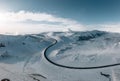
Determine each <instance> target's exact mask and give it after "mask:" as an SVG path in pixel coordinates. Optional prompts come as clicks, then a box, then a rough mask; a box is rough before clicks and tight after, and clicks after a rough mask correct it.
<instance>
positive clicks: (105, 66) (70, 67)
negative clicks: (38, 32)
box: [44, 39, 120, 69]
mask: <svg viewBox="0 0 120 81" xmlns="http://www.w3.org/2000/svg"><path fill="white" fill-rule="evenodd" d="M54 40H55V41H54V42H53V43H52V44H51V45H50V46H48V47H47V48H46V49H45V51H44V57H45V59H46V60H47V61H48V62H50V63H51V64H54V65H56V66H59V67H63V68H68V69H100V68H108V67H113V66H119V65H120V63H115V64H108V65H101V66H92V67H73V66H67V65H62V64H58V63H55V62H53V61H52V60H50V59H49V58H48V56H47V50H48V49H49V48H51V47H52V46H54V45H55V44H57V40H56V39H54Z"/></svg>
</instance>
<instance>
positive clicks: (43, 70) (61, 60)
mask: <svg viewBox="0 0 120 81" xmlns="http://www.w3.org/2000/svg"><path fill="white" fill-rule="evenodd" d="M55 39H56V40H57V43H56V44H55V45H54V46H52V47H50V48H49V49H48V50H47V56H48V58H49V59H50V60H51V61H53V62H55V63H58V64H61V65H67V66H72V67H73V66H74V67H94V66H102V65H108V64H114V63H119V62H120V34H119V33H110V32H104V31H97V30H94V31H85V32H74V31H68V32H46V33H40V34H30V35H16V36H13V35H0V80H2V79H4V78H7V79H10V81H120V66H115V67H108V68H99V69H69V68H63V67H59V66H56V65H54V64H51V63H50V62H49V61H47V60H46V58H45V57H44V51H45V48H47V47H48V46H49V45H51V44H52V43H53V42H54V41H55ZM101 72H102V73H103V74H106V75H109V76H108V77H106V76H104V75H101Z"/></svg>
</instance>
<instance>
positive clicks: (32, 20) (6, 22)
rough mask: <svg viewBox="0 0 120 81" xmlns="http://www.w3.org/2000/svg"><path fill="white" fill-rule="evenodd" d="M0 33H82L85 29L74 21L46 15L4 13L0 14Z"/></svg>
mask: <svg viewBox="0 0 120 81" xmlns="http://www.w3.org/2000/svg"><path fill="white" fill-rule="evenodd" d="M0 17H1V20H0V21H1V23H0V30H1V31H0V32H2V33H3V32H14V33H15V32H19V33H39V32H47V31H66V30H67V29H69V28H70V29H72V30H77V31H83V30H85V27H84V26H83V25H82V24H80V23H78V22H77V21H75V20H71V19H67V18H61V17H57V16H54V15H51V14H47V13H33V12H25V11H19V12H5V13H0Z"/></svg>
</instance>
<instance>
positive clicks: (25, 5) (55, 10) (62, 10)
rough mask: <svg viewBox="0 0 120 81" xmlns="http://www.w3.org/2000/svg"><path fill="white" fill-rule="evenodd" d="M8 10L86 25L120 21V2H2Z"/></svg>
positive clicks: (15, 0)
mask: <svg viewBox="0 0 120 81" xmlns="http://www.w3.org/2000/svg"><path fill="white" fill-rule="evenodd" d="M0 5H2V6H5V7H6V9H7V10H11V11H19V10H26V11H32V12H45V13H49V14H54V15H56V16H60V17H64V18H71V19H74V20H77V21H79V22H80V23H85V24H96V23H97V24H101V23H107V22H119V21H120V0H0Z"/></svg>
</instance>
